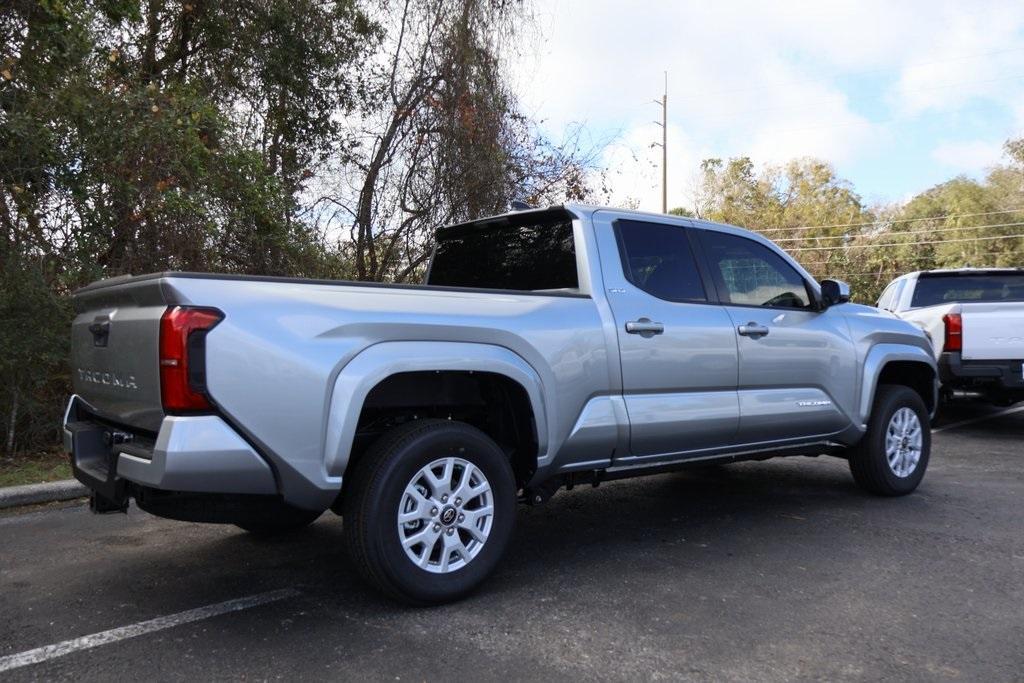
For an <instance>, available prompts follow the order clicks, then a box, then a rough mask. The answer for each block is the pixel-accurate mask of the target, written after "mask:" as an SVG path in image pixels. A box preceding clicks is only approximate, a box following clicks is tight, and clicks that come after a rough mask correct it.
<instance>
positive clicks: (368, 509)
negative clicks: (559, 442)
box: [342, 419, 516, 605]
mask: <svg viewBox="0 0 1024 683" xmlns="http://www.w3.org/2000/svg"><path fill="white" fill-rule="evenodd" d="M451 456H455V457H458V458H461V459H463V460H465V461H467V462H469V463H471V464H472V465H473V466H475V467H477V468H479V469H480V470H481V471H482V473H483V475H484V476H485V477H486V479H487V481H488V483H489V484H490V487H491V493H492V501H491V502H492V505H493V507H494V510H493V520H492V522H491V529H490V532H489V534H488V535H487V537H486V540H485V541H484V542H483V545H482V546H481V547H480V550H479V551H478V553H477V554H476V555H475V556H474V557H472V559H470V560H469V561H468V562H466V563H465V564H464V565H463V566H462V567H461V568H458V569H456V570H453V571H450V572H448V573H433V572H430V571H427V570H426V569H421V568H420V567H419V566H417V565H416V564H414V563H413V561H412V559H411V558H409V557H408V556H407V555H406V552H405V550H404V549H403V548H402V545H401V541H400V539H399V533H398V530H397V514H398V510H399V506H400V505H401V504H402V499H403V495H404V492H405V489H406V486H408V485H409V484H410V482H412V481H413V478H414V477H415V476H416V475H417V473H418V472H420V471H421V470H422V469H423V468H424V467H426V466H428V465H429V464H430V463H432V462H434V461H435V460H438V459H440V458H445V457H451ZM354 469H355V471H354V472H352V474H351V477H352V478H351V479H350V481H349V485H348V486H347V487H346V492H345V499H344V501H343V503H342V505H343V517H344V535H345V545H346V546H347V549H348V553H349V556H350V557H351V558H352V561H353V563H354V565H355V567H356V569H357V571H358V572H359V573H360V575H361V576H362V577H363V578H364V579H365V580H366V581H367V582H368V583H370V584H371V585H372V586H374V587H376V588H377V589H378V590H380V591H382V592H383V593H385V594H386V595H388V596H390V597H392V598H394V599H396V600H399V601H402V602H406V603H408V604H412V605H434V604H440V603H444V602H451V601H453V600H458V599H459V598H462V597H464V596H466V595H467V594H469V593H470V592H471V591H473V590H474V589H475V588H476V587H477V586H479V585H480V584H481V583H482V582H483V581H484V579H486V578H487V576H489V575H490V574H491V572H492V571H494V569H495V567H497V565H498V562H499V561H500V560H501V557H502V555H504V553H505V549H506V548H507V546H508V543H509V540H510V538H511V537H512V529H513V527H514V525H515V516H516V483H515V476H514V474H513V473H512V467H511V464H510V463H509V460H508V457H507V456H506V455H505V453H504V452H503V451H502V450H501V449H500V448H499V447H498V445H497V444H496V443H494V441H492V440H491V439H490V438H489V437H488V436H487V435H486V434H484V433H483V432H481V431H480V430H479V429H476V428H475V427H472V426H470V425H468V424H465V423H462V422H455V421H451V420H433V419H430V420H417V421H415V422H411V423H408V424H406V425H403V426H401V427H398V428H396V429H394V430H392V431H391V432H388V433H387V434H385V435H384V436H382V437H381V438H380V439H379V440H378V441H377V442H376V443H375V444H374V445H373V446H372V447H371V448H370V450H369V451H368V452H367V453H366V454H364V456H363V457H362V458H361V459H360V461H359V462H358V463H357V465H356V467H355V468H354ZM456 531H457V530H456ZM441 540H442V542H443V539H441ZM423 552H426V551H423Z"/></svg>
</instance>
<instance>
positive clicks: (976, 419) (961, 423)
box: [932, 406, 1024, 434]
mask: <svg viewBox="0 0 1024 683" xmlns="http://www.w3.org/2000/svg"><path fill="white" fill-rule="evenodd" d="M1022 410H1024V406H1017V407H1016V408H1007V409H1006V410H1000V411H999V412H998V413H990V414H989V415H982V416H981V417H972V418H971V419H969V420H960V421H959V422H954V423H952V424H948V425H943V426H941V427H939V428H938V429H933V430H932V434H938V433H939V432H944V431H946V430H947V429H956V428H957V427H963V426H964V425H971V424H974V423H975V422H984V421H985V420H991V419H992V418H995V417H1002V416H1003V415H1009V414H1010V413H1019V412H1020V411H1022Z"/></svg>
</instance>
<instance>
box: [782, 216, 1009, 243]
mask: <svg viewBox="0 0 1024 683" xmlns="http://www.w3.org/2000/svg"><path fill="white" fill-rule="evenodd" d="M1021 225H1024V221H1019V222H1016V223H993V224H990V225H961V226H957V227H954V228H935V229H933V230H907V231H906V232H880V233H878V234H875V235H860V237H867V238H870V239H874V238H876V237H901V236H903V235H934V234H936V233H939V232H957V231H963V230H980V229H984V228H1015V227H1017V226H1021ZM845 239H852V237H851V236H850V235H815V236H813V237H783V238H780V239H777V240H772V241H773V242H775V243H776V244H778V243H779V242H805V241H810V240H845ZM807 248H808V249H815V248H820V247H807Z"/></svg>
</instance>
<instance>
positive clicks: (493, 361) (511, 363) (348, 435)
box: [324, 341, 549, 484]
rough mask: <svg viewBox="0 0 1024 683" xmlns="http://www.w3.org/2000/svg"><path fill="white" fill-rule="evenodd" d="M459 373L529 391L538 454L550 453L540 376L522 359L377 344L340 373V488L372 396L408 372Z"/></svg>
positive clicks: (332, 408) (329, 457)
mask: <svg viewBox="0 0 1024 683" xmlns="http://www.w3.org/2000/svg"><path fill="white" fill-rule="evenodd" d="M423 371H428V372H429V371H456V372H469V371H473V372H488V373H491V374H498V375H503V376H505V377H507V378H509V379H511V380H512V381H514V382H516V383H517V384H519V385H520V386H522V387H523V389H524V390H525V391H526V394H527V396H528V397H529V400H530V407H531V408H532V410H533V417H534V425H535V427H536V430H537V434H536V436H537V454H538V459H542V458H543V457H544V454H545V453H546V452H547V448H548V422H549V421H548V416H547V412H546V408H545V403H544V387H543V383H542V382H541V378H540V375H539V374H537V371H536V370H534V369H533V367H532V366H531V365H530V364H529V363H527V362H526V361H525V360H524V359H523V358H522V356H520V355H518V354H516V353H514V352H513V351H510V350H509V349H507V348H505V347H503V346H495V345H492V344H477V343H472V342H432V341H394V342H381V343H379V344H374V345H373V346H370V347H368V348H366V349H365V350H363V351H361V352H360V353H359V354H357V355H356V356H355V357H353V358H352V359H351V360H350V361H349V362H348V363H347V364H346V365H345V366H344V367H343V368H342V369H341V371H340V372H339V373H338V376H337V378H336V379H335V381H334V387H333V389H332V391H331V398H330V403H329V412H328V416H327V424H326V434H325V438H324V446H325V452H324V469H325V474H326V475H327V477H328V479H330V480H333V481H336V482H338V483H339V484H340V481H341V477H342V476H343V475H344V473H345V468H346V467H347V466H348V461H349V457H350V455H351V452H352V444H353V442H354V440H355V435H356V426H357V425H358V423H359V415H360V414H361V413H362V410H363V404H364V403H365V402H366V397H367V395H368V394H369V393H370V391H371V390H372V389H373V388H374V387H375V386H377V385H378V384H380V383H381V382H382V381H384V380H385V379H387V378H388V377H391V376H392V375H396V374H399V373H404V372H423Z"/></svg>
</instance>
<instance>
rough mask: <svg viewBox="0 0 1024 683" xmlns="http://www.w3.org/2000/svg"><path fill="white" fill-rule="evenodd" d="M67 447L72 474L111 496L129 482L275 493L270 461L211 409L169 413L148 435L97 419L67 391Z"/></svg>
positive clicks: (116, 498) (123, 493)
mask: <svg viewBox="0 0 1024 683" xmlns="http://www.w3.org/2000/svg"><path fill="white" fill-rule="evenodd" d="M64 448H65V450H67V452H68V453H69V454H70V456H71V464H72V468H73V470H74V474H75V478H76V479H78V480H79V481H80V482H82V483H83V484H85V485H86V486H87V487H88V488H89V489H91V490H92V491H93V492H95V493H97V494H99V495H100V496H102V497H103V498H106V499H107V500H109V501H111V502H117V503H122V502H123V501H126V500H127V496H128V491H129V487H130V486H131V485H132V484H136V485H138V486H141V487H146V488H149V489H159V490H163V491H175V492H195V493H216V494H256V495H276V494H277V493H278V491H277V485H276V482H275V478H274V472H273V470H271V468H270V466H269V465H268V464H267V462H266V461H265V460H263V458H262V457H260V455H259V454H258V453H256V451H254V450H253V449H252V447H251V446H250V445H249V444H248V443H246V441H245V440H244V439H242V438H241V437H240V436H239V435H238V434H237V433H236V432H235V431H234V430H233V429H231V427H229V426H228V425H227V424H226V423H225V422H224V421H223V420H222V419H221V418H219V417H217V416H216V415H195V416H167V417H165V418H164V419H163V421H162V422H161V424H160V430H159V432H157V434H156V437H155V438H153V436H152V435H151V434H148V435H147V434H142V433H132V432H130V431H127V430H125V431H122V430H121V429H119V428H117V427H114V426H112V425H110V424H107V423H104V422H102V421H100V420H97V419H95V418H94V417H93V416H92V414H91V412H90V411H89V407H88V405H87V404H86V403H85V402H84V401H83V400H82V399H81V398H80V397H78V396H72V397H71V400H70V401H69V403H68V407H67V410H66V411H65V414H64Z"/></svg>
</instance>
